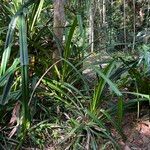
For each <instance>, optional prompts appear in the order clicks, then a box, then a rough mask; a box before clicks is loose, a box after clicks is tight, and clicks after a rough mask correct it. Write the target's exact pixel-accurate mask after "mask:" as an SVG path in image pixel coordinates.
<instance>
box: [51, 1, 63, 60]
mask: <svg viewBox="0 0 150 150" xmlns="http://www.w3.org/2000/svg"><path fill="white" fill-rule="evenodd" d="M53 4H54V24H53V28H54V34H55V36H56V38H57V40H58V41H59V43H60V44H63V32H64V26H65V11H64V5H65V0H54V3H53ZM61 54H62V51H60V49H58V48H56V49H55V50H54V52H53V59H54V61H57V60H58V59H59V58H60V56H61Z"/></svg>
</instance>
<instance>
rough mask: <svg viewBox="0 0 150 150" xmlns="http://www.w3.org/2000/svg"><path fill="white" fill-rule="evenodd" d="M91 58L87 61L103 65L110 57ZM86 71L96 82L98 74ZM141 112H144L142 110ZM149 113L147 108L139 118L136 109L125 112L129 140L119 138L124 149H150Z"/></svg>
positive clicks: (125, 126)
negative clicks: (124, 140) (145, 112)
mask: <svg viewBox="0 0 150 150" xmlns="http://www.w3.org/2000/svg"><path fill="white" fill-rule="evenodd" d="M104 56H105V58H104ZM89 58H90V59H88V61H87V63H95V64H99V62H104V63H103V65H102V67H103V66H105V64H106V62H107V60H109V58H110V57H109V56H108V55H106V54H104V55H103V54H101V55H97V56H96V57H95V56H91V57H89ZM104 60H105V61H106V62H105V61H104ZM84 73H85V74H86V75H87V78H89V81H90V82H91V84H92V83H94V82H93V81H95V80H96V75H95V74H93V73H92V72H91V70H85V72H84ZM144 111H145V110H144ZM140 113H142V110H141V112H140ZM148 114H149V110H147V114H146V115H144V116H143V117H140V118H139V119H137V112H136V111H135V112H130V113H127V114H125V116H124V119H123V131H124V134H125V135H126V137H127V141H126V142H123V141H121V140H119V139H118V141H119V144H120V145H121V149H122V150H150V120H149V116H148ZM112 133H113V134H114V136H115V137H116V138H117V137H118V135H117V133H115V131H113V129H112Z"/></svg>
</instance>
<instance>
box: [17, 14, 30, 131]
mask: <svg viewBox="0 0 150 150" xmlns="http://www.w3.org/2000/svg"><path fill="white" fill-rule="evenodd" d="M18 21H19V22H18V25H19V46H20V61H21V71H22V72H21V77H22V108H23V125H22V127H23V128H22V130H23V132H25V131H26V129H28V127H29V125H30V112H29V107H28V101H29V83H28V65H29V60H28V49H27V29H26V22H25V16H24V14H23V13H22V14H21V15H20V16H19V20H18Z"/></svg>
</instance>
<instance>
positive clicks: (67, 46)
mask: <svg viewBox="0 0 150 150" xmlns="http://www.w3.org/2000/svg"><path fill="white" fill-rule="evenodd" d="M76 26H77V17H75V19H74V22H73V24H72V26H71V28H70V31H69V35H68V37H67V41H66V44H65V48H64V55H63V57H64V58H65V59H66V60H68V58H70V55H71V50H72V49H71V48H70V46H71V41H72V38H73V34H74V31H75V28H76ZM67 72H68V65H67V64H66V62H64V64H63V75H62V80H64V79H65V76H66V73H67Z"/></svg>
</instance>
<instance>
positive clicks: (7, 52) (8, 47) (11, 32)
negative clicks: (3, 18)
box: [0, 16, 18, 76]
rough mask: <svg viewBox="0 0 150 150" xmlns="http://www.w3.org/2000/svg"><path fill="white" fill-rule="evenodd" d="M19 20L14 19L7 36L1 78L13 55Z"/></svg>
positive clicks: (0, 71) (0, 70)
mask: <svg viewBox="0 0 150 150" xmlns="http://www.w3.org/2000/svg"><path fill="white" fill-rule="evenodd" d="M17 18H18V17H17V16H15V17H13V19H12V20H11V22H10V24H9V27H8V32H7V36H6V42H5V47H4V52H3V56H2V62H1V69H0V76H1V75H2V74H4V73H5V71H6V66H7V62H8V60H9V57H10V53H11V43H12V40H13V35H14V30H15V27H16V21H17Z"/></svg>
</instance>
